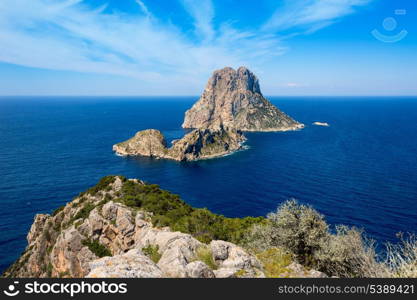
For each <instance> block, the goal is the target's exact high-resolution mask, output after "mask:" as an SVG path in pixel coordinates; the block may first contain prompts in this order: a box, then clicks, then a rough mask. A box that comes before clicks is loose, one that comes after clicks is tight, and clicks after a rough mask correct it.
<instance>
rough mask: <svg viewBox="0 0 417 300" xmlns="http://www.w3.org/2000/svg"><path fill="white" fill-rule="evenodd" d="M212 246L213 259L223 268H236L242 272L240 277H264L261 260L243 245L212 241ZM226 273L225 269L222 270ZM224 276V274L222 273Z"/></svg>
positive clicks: (235, 269)
mask: <svg viewBox="0 0 417 300" xmlns="http://www.w3.org/2000/svg"><path fill="white" fill-rule="evenodd" d="M210 248H211V251H212V253H213V259H214V260H215V261H216V262H217V263H218V264H219V266H220V268H221V269H222V268H223V269H229V270H234V271H235V273H236V272H239V271H241V272H239V273H241V275H240V277H264V276H265V275H264V273H263V272H262V266H261V264H260V262H259V261H258V260H257V259H256V257H254V256H253V255H250V254H248V253H247V252H246V251H245V250H243V249H242V248H241V247H239V246H237V245H235V244H232V243H229V242H225V241H211V243H210ZM222 274H224V271H223V272H222ZM222 276H224V275H222Z"/></svg>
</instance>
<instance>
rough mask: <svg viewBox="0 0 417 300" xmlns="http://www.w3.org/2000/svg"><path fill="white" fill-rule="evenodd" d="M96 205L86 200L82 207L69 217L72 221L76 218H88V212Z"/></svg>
mask: <svg viewBox="0 0 417 300" xmlns="http://www.w3.org/2000/svg"><path fill="white" fill-rule="evenodd" d="M95 207H96V206H95V205H94V204H92V203H90V202H87V203H86V204H85V205H84V206H83V208H81V209H80V210H79V211H78V212H77V213H76V214H75V216H74V217H72V218H71V222H70V223H72V222H74V221H75V220H78V219H83V220H84V219H85V218H88V216H89V215H90V212H91V211H92V210H93V209H94V208H95Z"/></svg>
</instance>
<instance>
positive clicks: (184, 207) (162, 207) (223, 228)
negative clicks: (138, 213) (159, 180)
mask: <svg viewBox="0 0 417 300" xmlns="http://www.w3.org/2000/svg"><path fill="white" fill-rule="evenodd" d="M117 201H119V202H121V203H123V204H125V205H127V206H129V207H132V208H141V209H143V210H145V211H148V212H151V213H152V214H153V216H152V223H153V225H154V226H156V227H165V226H169V227H170V228H171V229H172V230H176V231H181V232H184V233H189V234H191V235H193V236H194V237H195V238H196V239H198V240H200V241H201V242H204V243H208V242H210V241H211V240H213V239H221V240H225V241H230V242H234V243H238V242H240V240H241V239H242V237H243V236H244V234H245V233H246V231H247V230H248V229H249V228H251V226H252V225H253V224H257V223H261V222H264V220H265V218H262V217H258V218H253V217H246V218H226V217H224V216H221V215H217V214H213V213H212V212H210V211H209V210H207V209H204V208H193V207H191V206H190V205H188V204H187V203H185V202H184V201H183V200H181V199H180V197H179V196H178V195H175V194H172V193H170V192H167V191H165V190H162V189H161V188H159V186H158V185H155V184H138V183H136V182H133V181H130V180H126V181H124V183H123V185H122V189H121V191H120V196H119V198H118V199H117Z"/></svg>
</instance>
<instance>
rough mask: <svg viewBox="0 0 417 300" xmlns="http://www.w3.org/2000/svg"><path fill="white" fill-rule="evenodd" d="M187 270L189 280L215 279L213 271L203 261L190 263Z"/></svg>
mask: <svg viewBox="0 0 417 300" xmlns="http://www.w3.org/2000/svg"><path fill="white" fill-rule="evenodd" d="M185 270H186V272H187V277H189V278H215V275H214V273H213V270H211V269H210V268H209V267H208V266H207V265H206V264H205V263H203V262H202V261H193V262H191V263H189V264H188V265H187V266H186V267H185Z"/></svg>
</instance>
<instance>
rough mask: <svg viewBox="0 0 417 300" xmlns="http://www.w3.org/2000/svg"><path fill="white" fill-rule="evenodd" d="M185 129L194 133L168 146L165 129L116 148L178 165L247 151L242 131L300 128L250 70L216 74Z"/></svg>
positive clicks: (142, 134) (150, 131) (187, 115)
mask: <svg viewBox="0 0 417 300" xmlns="http://www.w3.org/2000/svg"><path fill="white" fill-rule="evenodd" d="M182 127H184V128H190V129H193V130H192V131H191V132H190V133H188V134H186V135H185V136H184V137H183V138H181V139H179V140H177V141H175V143H174V144H173V145H172V146H171V147H167V145H166V142H165V138H164V136H163V135H162V133H161V132H160V131H159V130H156V129H147V130H142V131H139V132H137V133H136V134H135V136H134V137H132V138H130V139H129V140H127V141H124V142H122V143H118V144H116V145H114V146H113V151H115V152H116V153H118V154H120V155H132V156H134V155H141V156H149V157H156V158H165V159H173V160H177V161H186V160H199V159H207V158H214V157H219V156H223V155H225V154H229V153H232V152H234V151H236V150H239V149H241V148H242V143H243V142H244V141H245V140H246V139H245V137H244V136H243V135H242V131H288V130H298V129H301V128H303V127H304V125H303V124H301V123H299V122H297V121H295V120H293V119H292V118H291V117H289V116H287V115H286V114H285V113H283V112H282V111H280V110H279V109H278V108H277V107H275V106H274V105H273V104H272V103H270V102H269V101H268V100H266V99H265V98H264V97H263V96H262V93H261V90H260V88H259V83H258V79H257V78H256V76H255V75H254V74H253V73H252V72H251V71H249V70H248V69H246V68H244V67H240V68H239V69H238V70H237V71H235V70H234V69H232V68H228V67H227V68H224V69H221V70H218V71H215V72H214V73H213V76H212V77H211V78H210V80H209V82H208V84H207V86H206V89H205V90H204V92H203V95H202V96H201V98H200V100H198V101H197V102H196V103H195V104H194V105H193V107H192V108H191V109H189V110H188V111H187V112H186V113H185V119H184V123H183V124H182Z"/></svg>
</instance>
